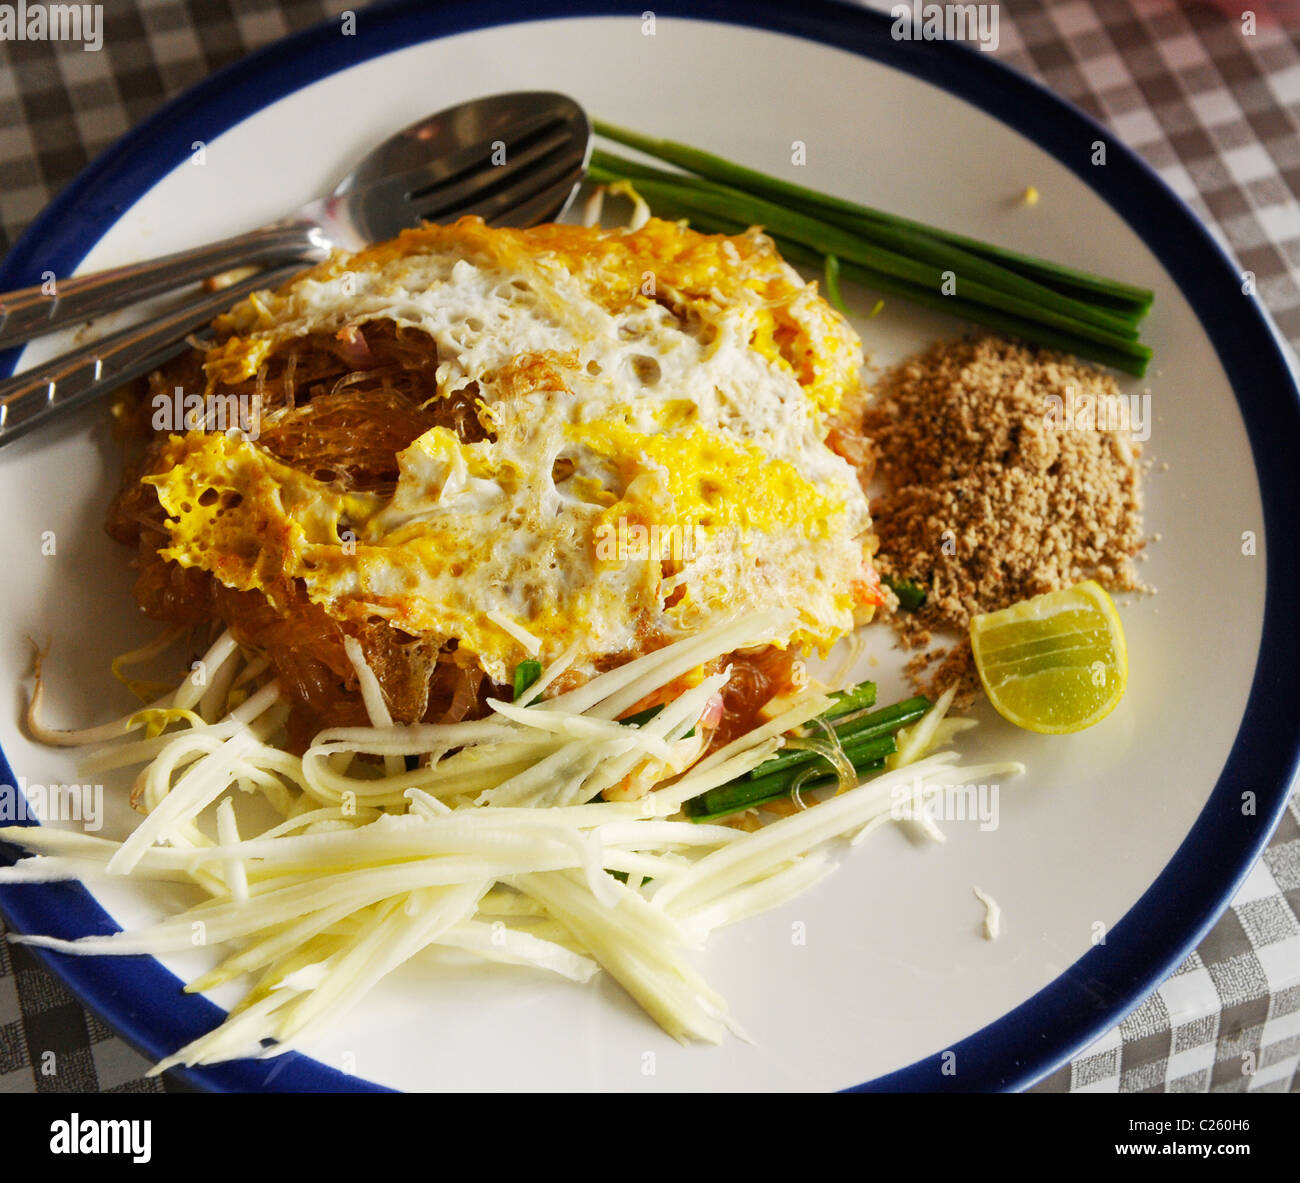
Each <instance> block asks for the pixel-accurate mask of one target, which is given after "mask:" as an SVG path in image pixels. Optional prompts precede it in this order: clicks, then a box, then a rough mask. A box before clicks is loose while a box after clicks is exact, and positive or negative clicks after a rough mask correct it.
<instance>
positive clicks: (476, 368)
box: [145, 218, 878, 682]
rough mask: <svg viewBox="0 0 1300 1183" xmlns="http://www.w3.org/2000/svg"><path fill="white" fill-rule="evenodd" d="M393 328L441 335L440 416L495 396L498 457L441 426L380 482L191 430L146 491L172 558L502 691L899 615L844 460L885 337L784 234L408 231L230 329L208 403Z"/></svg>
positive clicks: (296, 283) (231, 436)
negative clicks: (735, 642)
mask: <svg viewBox="0 0 1300 1183" xmlns="http://www.w3.org/2000/svg"><path fill="white" fill-rule="evenodd" d="M378 321H386V322H391V323H392V324H395V325H397V326H399V327H400V328H402V329H404V330H408V331H411V332H416V333H418V334H421V335H422V337H423V338H425V339H427V341H428V348H429V350H430V353H431V355H433V356H436V361H437V368H436V384H437V395H436V397H437V398H440V399H451V398H455V397H458V396H459V397H462V398H464V397H470V398H472V400H473V405H474V406H475V407H476V408H477V411H478V417H479V420H480V422H481V423H482V424H483V426H484V428H485V433H486V436H487V438H485V439H476V440H473V441H468V440H466V439H464V438H462V437H461V436H459V435H458V434H457V433H456V432H454V431H452V430H450V429H449V428H447V427H441V426H440V427H434V428H432V429H430V430H428V431H426V432H424V434H422V435H420V436H419V437H418V438H416V439H415V440H414V441H413V442H412V443H411V444H410V445H409V446H408V447H406V448H405V449H404V450H403V451H401V452H400V453H399V454H398V456H397V472H398V477H397V480H396V482H395V484H393V485H392V486H391V487H385V488H381V489H371V490H358V489H349V488H346V487H344V486H342V485H341V484H340V483H339V482H337V481H330V480H324V479H320V474H314V473H312V472H308V471H304V470H303V469H302V468H300V467H294V466H290V465H288V464H286V463H284V462H283V461H281V460H279V459H277V458H276V456H274V455H272V454H271V453H270V452H269V451H268V450H266V449H265V448H262V447H260V446H259V444H258V443H257V441H256V440H255V439H250V438H241V437H240V435H239V433H237V432H233V431H232V432H228V433H225V434H221V433H204V432H199V431H192V432H188V433H185V434H183V435H174V436H172V437H171V438H170V439H169V440H168V442H167V444H166V446H165V448H164V449H163V454H162V458H161V462H160V463H159V464H158V465H156V466H155V467H154V469H153V472H152V474H151V475H149V476H147V477H146V478H145V480H146V483H148V484H151V485H152V486H153V487H154V488H155V490H156V492H157V496H158V498H159V501H160V502H161V504H162V507H163V509H164V511H165V512H166V514H167V519H166V523H165V529H166V531H167V534H168V545H167V546H166V547H165V548H164V549H163V550H162V551H161V552H160V553H161V554H162V555H163V557H164V558H166V559H169V560H171V561H174V562H175V563H178V564H180V565H181V566H185V567H200V568H202V569H204V570H206V571H209V572H210V573H211V574H212V575H213V576H215V577H216V578H217V579H219V580H220V581H221V582H223V583H225V584H226V585H228V586H230V587H233V588H238V589H240V590H259V589H266V588H268V587H270V586H271V585H272V584H273V583H274V582H275V581H277V580H282V579H291V580H298V581H301V584H302V586H303V587H304V588H305V589H306V593H307V595H308V597H309V598H310V599H311V600H312V601H313V602H314V603H317V604H319V605H321V606H322V607H323V608H324V609H325V610H326V611H327V612H328V613H329V614H330V615H331V616H333V617H335V618H337V619H339V620H345V621H346V620H355V621H373V620H374V619H376V618H378V619H381V620H384V621H387V622H388V623H389V624H391V625H392V626H393V627H394V628H396V629H399V630H402V631H404V632H406V633H409V634H411V635H415V636H420V637H424V638H432V639H434V640H435V641H440V642H451V641H455V642H456V643H457V646H458V651H459V653H460V654H462V655H465V656H468V657H472V658H473V659H475V660H477V661H478V662H479V663H480V664H481V665H482V667H483V669H484V670H485V671H486V672H487V673H488V675H489V676H490V677H491V678H493V679H494V680H495V681H498V682H506V681H509V679H510V676H511V672H512V670H513V668H514V667H515V665H517V663H518V662H520V661H521V660H524V659H525V658H538V659H540V660H543V661H546V660H550V659H553V658H555V657H557V656H559V655H560V654H561V653H564V652H566V651H568V650H572V651H573V656H574V668H575V669H576V670H578V671H580V672H582V671H587V672H590V671H591V670H593V669H595V668H597V667H598V663H600V662H601V661H602V660H605V659H607V658H609V657H611V656H618V655H634V654H635V653H637V652H640V651H642V650H644V649H646V648H650V647H655V646H657V645H660V644H663V643H665V642H667V641H670V640H672V639H675V638H676V637H679V636H682V635H685V634H689V633H693V632H697V631H699V630H701V629H703V628H706V627H708V626H709V625H710V624H713V623H716V622H717V621H718V620H720V619H723V618H725V617H728V616H731V615H734V614H736V613H740V612H746V611H753V610H759V609H766V608H769V607H772V606H774V605H784V606H786V607H788V608H789V609H791V610H792V611H791V614H790V616H789V617H788V620H787V623H785V624H783V625H781V626H780V628H779V629H778V630H777V631H776V632H774V633H773V635H771V636H769V637H766V638H764V640H765V641H766V643H768V644H772V645H775V646H779V647H786V646H790V645H795V646H799V647H803V648H811V649H819V650H825V649H826V648H827V647H829V646H830V645H831V644H832V643H834V641H835V640H837V639H838V638H839V637H841V636H842V635H844V634H845V633H846V632H848V631H850V630H851V629H852V628H853V627H854V626H855V624H856V623H860V622H862V621H863V620H864V619H865V618H867V617H869V615H870V612H871V610H872V607H873V605H874V604H875V603H876V602H878V597H877V589H878V584H877V583H876V580H875V577H874V572H873V571H872V569H871V566H870V556H871V552H872V547H873V538H872V534H871V520H870V514H869V507H868V504H867V499H866V497H865V495H864V493H863V491H862V488H861V485H860V483H859V480H858V474H857V472H856V470H855V469H854V468H853V467H852V465H851V464H850V463H848V462H847V461H846V460H845V459H844V458H842V457H841V456H839V455H837V454H836V453H835V452H834V451H833V450H832V449H831V448H830V447H829V446H828V445H827V442H826V440H827V436H828V432H829V431H830V428H831V426H832V424H833V422H834V420H835V417H836V416H837V415H839V414H842V413H843V412H844V410H845V409H846V408H852V407H853V406H854V405H855V403H856V400H857V399H858V398H859V397H860V393H859V375H860V370H861V366H862V348H861V342H860V341H859V339H858V337H857V335H856V334H855V333H854V331H853V329H852V328H851V327H850V325H849V324H848V323H847V321H845V320H844V318H843V317H841V316H840V315H839V313H837V312H836V311H835V310H834V309H833V308H831V307H830V305H828V304H827V303H826V301H825V300H823V299H822V297H821V296H820V295H819V294H818V292H817V288H816V285H815V284H813V283H805V282H804V280H803V279H802V278H801V277H800V275H799V274H798V272H796V271H795V270H794V269H793V268H791V267H790V266H789V265H787V264H786V263H785V262H784V261H783V260H782V259H781V258H780V256H779V255H778V253H777V252H776V250H775V248H774V246H773V245H772V243H771V241H770V240H769V239H768V238H766V237H765V236H764V235H763V234H761V233H760V232H759V231H757V230H752V231H750V232H748V233H746V234H743V235H736V236H722V235H702V234H699V233H696V232H694V231H692V230H690V229H688V228H687V227H685V226H684V225H679V224H675V223H671V222H665V221H660V220H656V219H653V218H652V219H650V220H649V221H648V222H646V223H645V224H644V225H643V226H641V227H640V228H638V229H636V230H630V229H603V228H599V227H580V226H568V225H546V226H538V227H534V228H532V229H526V230H519V229H493V228H488V227H487V226H485V225H484V224H483V223H482V222H481V221H480V220H478V219H475V218H465V219H462V220H461V221H459V222H456V223H455V224H452V225H446V226H436V225H428V226H425V227H423V228H421V229H418V230H412V231H407V232H405V233H403V234H402V235H401V236H400V237H399V238H397V239H395V240H394V241H392V242H389V243H384V244H381V245H378V246H375V247H372V248H369V249H367V250H364V251H361V252H359V253H357V254H353V255H350V256H349V255H343V254H339V255H336V256H334V257H333V258H331V259H330V260H328V261H327V262H326V263H324V264H322V265H320V266H318V267H316V268H315V269H314V270H312V271H309V272H307V273H305V274H303V275H302V276H300V277H298V278H297V279H295V280H293V281H292V282H290V283H289V284H288V285H287V286H286V287H284V288H282V289H281V290H279V291H277V292H273V293H272V292H263V293H259V294H258V295H256V296H254V297H251V298H250V299H248V300H246V301H245V302H243V303H242V304H240V305H239V306H237V307H236V308H235V309H234V310H233V311H231V312H230V313H229V314H228V315H227V316H225V317H224V318H222V320H221V321H219V322H218V324H217V328H218V330H219V340H218V343H216V344H214V345H213V346H212V347H211V348H210V349H209V350H208V351H207V352H206V355H205V358H204V373H205V375H206V382H207V393H208V394H220V393H221V392H222V391H223V390H226V389H228V388H230V387H231V386H233V385H236V384H239V383H246V382H247V381H248V380H249V379H251V378H254V377H255V376H256V375H257V374H258V372H259V370H260V369H261V368H262V367H263V366H264V365H265V364H266V363H267V361H268V359H271V358H274V357H275V356H276V355H277V351H281V350H283V349H284V348H285V347H286V346H287V345H289V344H291V343H293V342H294V341H300V340H301V339H303V338H305V337H308V336H311V335H314V334H328V335H331V336H339V337H342V338H343V339H346V335H347V334H352V333H356V332H358V331H359V332H360V333H361V334H362V335H363V336H364V333H365V331H366V326H367V325H368V324H371V323H373V322H378ZM325 475H328V474H325Z"/></svg>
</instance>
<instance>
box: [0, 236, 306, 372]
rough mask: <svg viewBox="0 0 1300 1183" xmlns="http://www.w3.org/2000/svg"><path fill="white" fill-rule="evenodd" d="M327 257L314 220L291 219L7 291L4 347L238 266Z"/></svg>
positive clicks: (0, 308) (1, 330) (0, 343)
mask: <svg viewBox="0 0 1300 1183" xmlns="http://www.w3.org/2000/svg"><path fill="white" fill-rule="evenodd" d="M328 253H329V243H328V242H327V241H326V239H325V237H324V235H323V234H322V233H321V230H320V227H319V226H318V224H317V223H316V222H315V221H314V220H309V219H306V218H292V219H289V220H286V221H283V222H274V223H272V224H271V225H269V226H263V227H261V228H260V229H258V230H252V231H249V232H248V233H247V234H240V235H237V236H236V237H234V238H227V239H225V240H224V241H221V242H214V243H208V244H207V245H206V246H201V247H196V248H195V249H193V250H188V251H178V252H177V253H176V254H173V255H163V256H162V257H161V258H158V259H152V260H150V261H148V262H145V263H133V264H131V265H129V266H126V267H114V268H111V269H110V270H107V271H96V272H94V273H92V274H90V275H79V276H77V277H75V278H73V279H50V280H49V282H47V283H44V284H41V285H40V286H38V287H30V288H20V289H18V290H17V291H13V292H5V293H4V294H3V295H0V349H7V348H9V347H10V346H11V345H17V344H19V343H21V342H23V341H29V340H31V338H33V337H40V336H43V335H45V334H46V333H53V332H55V331H57V330H59V329H65V328H70V327H71V326H73V325H75V324H78V323H80V322H82V321H87V320H92V319H93V318H95V317H96V316H102V315H103V314H104V313H106V312H111V311H112V310H113V309H115V308H122V307H124V306H125V305H127V304H135V303H137V302H138V301H140V300H147V299H149V298H150V297H152V296H158V295H161V294H162V293H163V292H169V291H172V290H173V289H174V288H179V287H185V286H188V285H190V284H195V283H200V282H202V281H203V280H205V279H208V278H209V277H211V276H214V275H220V274H221V273H222V272H225V271H230V270H232V269H234V268H236V267H243V266H246V265H249V264H256V263H269V262H272V261H274V260H278V259H300V260H302V261H304V262H316V261H319V260H320V259H323V258H324V257H325V256H326V255H327V254H328Z"/></svg>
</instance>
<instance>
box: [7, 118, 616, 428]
mask: <svg viewBox="0 0 1300 1183" xmlns="http://www.w3.org/2000/svg"><path fill="white" fill-rule="evenodd" d="M590 142H591V127H590V124H589V122H588V120H587V116H586V114H585V112H584V111H583V110H582V108H581V107H580V106H578V104H577V103H575V102H573V100H572V99H568V98H566V97H565V96H563V95H558V94H550V93H545V92H523V93H519V94H509V95H494V96H491V97H489V98H486V99H478V100H475V101H473V102H471V103H464V104H461V105H460V106H459V107H454V108H450V109H449V110H447V111H442V112H439V113H438V114H437V115H433V116H430V117H428V118H427V119H423V120H420V121H419V122H418V123H415V124H412V125H411V126H410V127H408V128H405V129H404V130H403V131H401V132H399V133H398V134H397V135H395V136H393V137H391V138H390V139H389V140H387V141H385V143H384V144H382V145H380V147H379V148H377V149H375V150H374V151H373V152H371V153H370V154H369V155H367V156H366V157H365V159H364V160H362V162H361V163H360V164H359V165H358V166H357V167H356V168H355V169H353V171H352V172H351V173H349V174H348V176H347V177H346V178H345V179H344V180H343V182H342V183H341V184H340V185H339V186H338V187H337V188H336V189H335V190H334V192H333V193H332V194H330V196H329V197H325V198H322V199H320V200H318V201H314V202H312V203H311V204H309V205H307V206H305V207H303V209H301V210H300V211H299V212H298V213H297V214H295V215H294V216H292V217H290V218H287V219H284V220H283V221H279V222H275V223H272V224H271V225H269V226H264V227H261V228H260V229H258V230H254V231H251V232H250V233H248V234H242V235H239V236H237V237H235V238H231V239H227V240H225V241H223V242H218V243H213V244H210V245H207V246H203V247H199V248H197V249H195V250H190V251H182V252H179V253H177V254H174V255H169V256H166V257H164V258H162V259H158V260H154V261H153V262H150V263H142V264H134V265H132V266H129V267H121V268H116V269H114V270H111V271H106V272H100V273H98V274H95V275H89V276H84V277H78V278H75V279H70V280H63V281H59V282H58V283H56V284H55V292H56V295H55V296H53V297H51V296H49V295H47V294H45V293H44V292H43V291H42V289H41V288H27V289H23V290H22V291H18V292H13V293H9V294H7V295H6V296H3V297H0V307H2V308H3V312H4V318H3V320H0V348H4V347H7V346H10V345H14V344H17V343H19V342H21V341H25V340H28V339H30V338H32V337H34V336H37V335H40V334H42V333H48V332H52V331H54V330H56V329H59V328H63V327H67V326H68V325H70V324H74V323H79V322H81V321H84V320H87V319H91V318H93V317H95V316H98V315H102V314H103V313H104V312H107V311H110V310H112V309H114V308H119V307H122V306H124V305H126V304H130V303H134V302H137V301H139V300H143V299H147V298H150V297H153V296H156V295H159V294H160V293H163V292H167V291H170V290H172V289H174V288H177V287H181V286H184V285H190V284H194V283H196V282H199V281H201V280H204V279H207V278H209V277H211V276H213V275H218V274H220V273H223V272H226V271H230V270H232V269H234V268H237V267H242V266H246V265H248V264H250V263H263V264H271V265H270V266H267V268H266V269H265V270H263V271H262V272H260V273H258V274H256V275H254V276H251V277H249V278H247V279H243V280H241V281H240V282H238V283H235V284H232V285H230V286H228V287H225V288H222V289H221V290H220V291H217V292H215V293H211V294H209V295H207V296H204V297H202V298H199V299H195V300H192V301H190V302H189V303H186V304H185V305H184V306H183V307H181V308H179V309H176V310H174V311H172V312H169V313H166V314H164V315H162V316H160V317H157V318H155V319H152V320H149V321H146V322H144V323H142V324H140V325H133V326H131V327H129V328H127V329H123V330H121V331H120V332H117V333H114V334H112V335H110V336H108V337H104V338H102V339H100V340H98V341H95V342H93V343H92V344H90V345H87V346H84V347H83V348H80V349H76V350H74V351H72V352H71V353H67V354H64V355H62V356H60V357H57V358H55V359H53V360H52V361H49V362H46V363H44V364H42V365H39V366H37V367H35V368H34V369H31V370H28V371H25V372H23V373H22V374H19V375H17V376H15V377H13V378H10V379H8V380H6V381H3V382H0V447H3V446H4V445H5V444H7V443H10V442H12V441H13V440H15V439H17V438H19V437H20V436H21V435H24V434H25V433H26V432H28V431H30V430H32V429H33V428H35V427H37V426H39V425H40V424H41V423H44V422H46V421H47V420H48V419H50V418H51V417H52V416H54V415H56V414H58V413H61V412H64V411H69V410H71V409H73V408H75V407H79V406H82V405H83V404H85V403H87V402H89V401H90V400H92V399H94V398H96V397H98V396H99V395H101V394H104V393H105V392H107V391H109V390H113V389H116V388H117V387H119V386H121V385H123V384H124V383H126V382H129V381H131V380H132V379H134V378H137V377H139V376H140V375H141V374H144V373H147V372H149V371H150V370H153V369H155V368H157V367H158V366H160V365H162V364H163V363H164V362H165V361H167V360H168V359H169V358H171V357H174V356H175V355H176V354H178V353H180V352H181V351H182V350H184V349H185V348H186V347H187V344H186V337H187V336H188V335H189V334H192V333H194V332H196V331H198V330H200V329H202V328H203V327H204V326H206V325H207V324H208V323H209V322H210V321H211V320H212V319H213V317H215V316H217V315H219V314H220V313H221V312H223V311H224V310H225V309H227V308H229V307H230V306H231V305H232V304H234V303H236V302H238V301H239V300H241V299H243V298H244V297H246V296H247V295H249V294H250V293H251V292H253V291H256V290H258V289H260V288H266V287H273V286H275V285H276V284H279V283H282V282H283V281H285V280H287V279H288V278H289V277H291V276H292V275H294V274H295V273H297V272H298V271H300V270H301V269H302V267H303V266H304V265H305V264H309V263H314V262H319V261H320V260H322V259H324V258H326V257H327V256H328V255H329V254H330V252H331V250H333V249H335V248H341V249H344V250H357V249H360V248H361V247H363V246H365V245H367V244H369V243H371V242H375V241H381V240H383V239H387V238H391V237H393V236H394V235H396V234H397V233H398V232H399V231H400V230H402V229H405V228H407V227H411V226H416V225H419V224H420V222H422V221H436V220H445V219H448V218H450V217H452V216H459V215H462V214H478V215H479V216H481V217H482V218H483V219H484V220H485V221H487V222H488V223H492V224H498V225H500V224H507V225H532V224H534V223H536V222H540V221H545V220H548V219H551V218H555V217H558V216H559V215H560V213H561V212H562V211H563V210H564V208H565V207H566V206H567V205H568V203H569V202H570V201H571V200H572V198H573V195H574V193H575V192H576V191H577V188H578V185H579V184H580V183H581V181H582V178H583V176H584V174H585V171H586V164H587V157H588V155H589V152H590Z"/></svg>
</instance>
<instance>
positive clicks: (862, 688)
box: [817, 682, 876, 721]
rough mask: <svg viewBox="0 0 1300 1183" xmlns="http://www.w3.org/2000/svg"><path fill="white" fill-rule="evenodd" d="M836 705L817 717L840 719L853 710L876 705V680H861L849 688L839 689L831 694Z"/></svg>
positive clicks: (861, 709)
mask: <svg viewBox="0 0 1300 1183" xmlns="http://www.w3.org/2000/svg"><path fill="white" fill-rule="evenodd" d="M830 697H831V698H832V700H833V701H834V705H833V706H830V707H828V708H827V709H826V710H824V711H822V713H821V714H820V715H818V716H817V717H818V718H819V719H824V720H827V721H829V720H831V719H838V718H839V717H840V716H841V715H847V714H850V713H851V712H853V711H864V710H866V709H867V707H873V706H875V705H876V684H875V683H874V682H859V683H858V684H857V685H856V686H850V687H849V689H847V690H837V691H835V693H834V694H832V695H831V696H830Z"/></svg>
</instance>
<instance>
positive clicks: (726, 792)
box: [686, 736, 892, 823]
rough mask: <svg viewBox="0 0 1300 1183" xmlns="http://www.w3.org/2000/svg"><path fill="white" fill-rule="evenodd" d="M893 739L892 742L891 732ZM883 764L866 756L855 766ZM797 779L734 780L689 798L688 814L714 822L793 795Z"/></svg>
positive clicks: (830, 780) (828, 780)
mask: <svg viewBox="0 0 1300 1183" xmlns="http://www.w3.org/2000/svg"><path fill="white" fill-rule="evenodd" d="M890 739H891V742H892V736H891V737H890ZM884 766H885V761H884V760H883V759H877V760H867V761H864V762H863V763H862V764H855V765H854V766H853V767H854V770H855V771H857V772H859V773H862V774H865V773H868V772H877V771H879V770H880V769H881V768H884ZM796 779H797V777H793V776H772V777H764V778H763V779H762V780H750V781H745V780H740V781H732V782H731V783H730V784H726V785H721V786H719V787H718V788H716V789H710V790H709V791H708V792H707V793H703V794H701V795H700V796H698V797H695V798H693V799H692V800H690V801H688V802H687V803H686V816H687V817H689V818H690V819H691V821H693V822H701V823H703V822H712V821H717V820H718V819H719V818H723V817H730V816H731V815H732V814H733V813H740V812H741V811H742V810H745V809H755V808H757V807H758V806H760V805H768V804H770V803H771V802H773V801H779V800H780V799H781V798H782V797H788V796H790V794H791V793H792V792H794V787H795V781H796ZM834 783H835V778H834V777H822V778H820V779H819V780H817V781H814V782H813V783H811V784H806V785H804V786H802V787H803V788H804V789H820V788H825V787H826V786H827V785H830V784H834Z"/></svg>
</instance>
